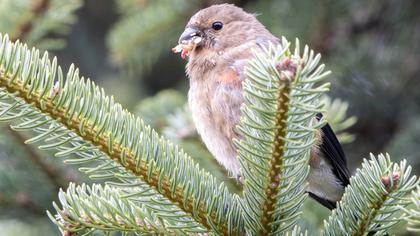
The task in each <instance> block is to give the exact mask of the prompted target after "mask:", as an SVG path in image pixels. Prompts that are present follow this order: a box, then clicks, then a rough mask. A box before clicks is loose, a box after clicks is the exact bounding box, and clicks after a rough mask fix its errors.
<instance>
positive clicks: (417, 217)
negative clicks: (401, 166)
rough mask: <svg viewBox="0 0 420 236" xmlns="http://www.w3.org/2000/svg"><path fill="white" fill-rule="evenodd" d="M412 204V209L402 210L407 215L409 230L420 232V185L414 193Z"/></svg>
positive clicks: (402, 208)
mask: <svg viewBox="0 0 420 236" xmlns="http://www.w3.org/2000/svg"><path fill="white" fill-rule="evenodd" d="M411 203H413V205H414V207H413V208H412V209H405V208H404V207H400V208H401V210H403V211H405V213H406V214H407V216H406V218H405V219H406V221H407V222H408V225H407V230H409V231H412V232H420V185H418V186H417V190H415V191H413V192H412V196H411Z"/></svg>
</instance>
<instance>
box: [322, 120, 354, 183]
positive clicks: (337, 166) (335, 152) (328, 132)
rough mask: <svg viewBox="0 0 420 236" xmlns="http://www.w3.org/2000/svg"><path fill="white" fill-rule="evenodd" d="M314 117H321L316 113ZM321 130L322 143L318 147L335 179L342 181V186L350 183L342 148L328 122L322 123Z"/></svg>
mask: <svg viewBox="0 0 420 236" xmlns="http://www.w3.org/2000/svg"><path fill="white" fill-rule="evenodd" d="M316 118H317V119H318V120H320V119H321V118H322V114H321V113H318V114H317V115H316ZM321 131H322V143H321V145H320V147H319V148H320V151H321V152H322V154H323V156H324V157H325V159H326V160H327V161H328V162H329V164H331V166H332V167H333V173H334V175H335V176H336V177H337V179H339V180H340V181H341V182H342V184H343V186H347V185H348V184H349V183H350V182H349V179H350V174H349V170H348V168H347V161H346V156H345V155H344V152H343V149H342V147H341V145H340V143H339V142H338V140H337V137H336V136H335V134H334V131H333V130H332V129H331V127H330V125H329V124H326V125H324V126H323V127H322V128H321Z"/></svg>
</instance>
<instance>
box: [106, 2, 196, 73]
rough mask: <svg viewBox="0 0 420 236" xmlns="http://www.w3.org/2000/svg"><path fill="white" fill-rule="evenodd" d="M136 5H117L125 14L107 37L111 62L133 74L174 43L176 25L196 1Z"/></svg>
mask: <svg viewBox="0 0 420 236" xmlns="http://www.w3.org/2000/svg"><path fill="white" fill-rule="evenodd" d="M138 4H139V3H137V2H136V1H128V2H126V3H124V4H119V5H120V8H121V9H122V10H123V11H124V12H126V14H124V15H123V16H122V18H121V20H120V21H118V22H117V23H116V24H115V27H113V29H112V30H111V32H110V33H109V35H108V37H107V45H108V47H109V49H110V52H111V57H112V60H113V61H114V62H115V64H116V65H117V66H119V67H122V68H124V69H127V70H128V72H129V73H134V74H136V73H137V74H141V72H142V71H144V70H147V69H148V68H149V67H150V66H151V65H152V64H153V63H154V62H155V61H156V60H157V59H158V58H159V56H160V55H161V53H162V52H163V51H164V50H167V49H168V48H171V46H173V45H171V43H172V42H174V41H176V40H177V38H176V35H177V32H179V31H180V30H181V29H182V24H179V22H180V21H183V20H184V19H185V18H186V17H187V16H188V15H189V14H190V13H191V11H192V10H193V9H195V8H196V7H198V2H195V1H189V0H179V1H172V0H158V1H149V2H148V3H147V4H145V3H144V4H143V3H140V5H138ZM130 6H131V7H130ZM128 8H131V10H128ZM133 9H134V10H133ZM127 11H128V13H127ZM154 32H160V33H159V34H155V33H154Z"/></svg>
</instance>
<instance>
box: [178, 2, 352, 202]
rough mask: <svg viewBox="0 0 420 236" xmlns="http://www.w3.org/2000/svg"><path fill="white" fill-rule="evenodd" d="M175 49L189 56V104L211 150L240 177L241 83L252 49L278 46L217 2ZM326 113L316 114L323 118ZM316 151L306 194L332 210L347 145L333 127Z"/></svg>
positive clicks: (344, 172)
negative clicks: (239, 124) (238, 148)
mask: <svg viewBox="0 0 420 236" xmlns="http://www.w3.org/2000/svg"><path fill="white" fill-rule="evenodd" d="M178 43H179V44H178V46H177V47H175V48H174V51H175V52H181V56H182V57H183V58H185V57H186V56H188V64H187V66H186V72H187V75H188V77H189V81H190V90H189V92H188V102H189V106H190V108H191V112H192V117H193V121H194V123H195V126H196V128H197V131H198V133H199V134H200V136H201V138H202V140H203V142H204V143H205V145H206V146H207V148H208V150H209V151H210V152H211V153H212V154H213V156H214V157H215V158H216V159H217V161H218V162H219V163H220V164H222V165H223V166H224V167H225V168H226V169H227V170H228V171H229V172H230V174H232V175H233V176H235V177H238V176H240V174H241V170H240V166H239V161H238V159H237V153H236V147H235V145H234V143H233V139H235V138H236V139H238V138H240V136H239V135H238V133H237V131H236V130H235V127H236V125H237V124H238V123H239V119H240V116H241V111H240V107H241V104H242V103H243V101H244V99H243V96H242V86H241V83H242V81H244V80H245V79H246V78H245V75H244V66H245V65H246V63H247V61H248V60H249V59H251V58H252V57H253V53H252V51H253V50H252V49H254V50H261V45H268V44H269V43H272V44H274V45H276V44H279V43H280V41H279V39H278V38H276V37H275V36H273V35H272V34H271V33H270V32H269V31H268V30H267V29H266V28H265V27H264V25H262V24H261V23H260V22H259V21H258V20H257V19H256V17H255V15H253V14H249V13H246V12H245V11H243V10H242V9H241V8H239V7H236V6H234V5H231V4H221V5H213V6H211V7H208V8H205V9H202V10H200V11H199V12H197V13H196V14H195V15H194V16H192V17H191V19H190V20H189V22H188V23H187V26H186V28H185V31H184V32H183V33H182V35H181V37H180V38H179V42H178ZM320 117H321V115H319V116H317V118H318V119H320ZM317 137H318V145H314V147H313V148H312V150H311V161H310V167H311V168H310V173H309V176H308V183H309V184H308V187H307V189H306V190H307V192H309V195H310V196H311V197H313V198H314V199H315V200H316V201H318V202H320V203H321V204H322V205H324V206H325V207H328V208H329V209H333V208H335V207H336V202H337V201H338V200H340V199H341V196H342V194H343V192H344V187H345V186H346V185H347V184H348V183H349V172H348V169H347V164H346V158H345V156H344V153H343V151H342V148H341V146H340V144H339V142H338V140H337V138H336V136H335V134H334V133H333V131H332V130H331V128H330V126H329V125H325V126H324V127H323V128H322V129H321V130H320V132H319V133H318V135H317Z"/></svg>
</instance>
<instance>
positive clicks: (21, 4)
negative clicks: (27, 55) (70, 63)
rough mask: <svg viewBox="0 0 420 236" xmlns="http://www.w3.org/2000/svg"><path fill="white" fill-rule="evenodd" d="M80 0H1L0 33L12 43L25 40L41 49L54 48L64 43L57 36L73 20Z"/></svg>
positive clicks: (80, 3)
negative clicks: (7, 36)
mask: <svg viewBox="0 0 420 236" xmlns="http://www.w3.org/2000/svg"><path fill="white" fill-rule="evenodd" d="M82 4H83V2H82V1H81V0H23V1H14V0H3V1H1V2H0V15H1V16H2V21H1V22H0V31H1V32H6V33H9V34H10V35H11V37H12V41H16V40H25V42H27V43H28V44H29V45H36V46H37V47H38V48H42V49H57V48H59V47H62V46H63V45H64V41H63V40H62V39H60V38H57V37H46V36H47V35H50V34H51V35H53V36H60V35H63V34H66V33H67V32H68V31H69V29H70V26H71V25H72V24H73V23H74V22H75V21H76V17H75V11H76V10H77V9H79V8H80V6H81V5H82Z"/></svg>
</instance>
